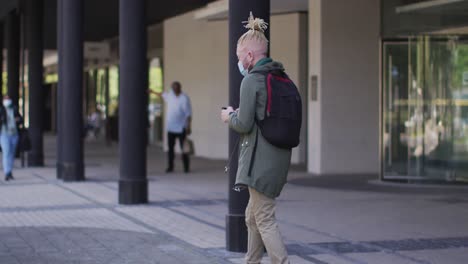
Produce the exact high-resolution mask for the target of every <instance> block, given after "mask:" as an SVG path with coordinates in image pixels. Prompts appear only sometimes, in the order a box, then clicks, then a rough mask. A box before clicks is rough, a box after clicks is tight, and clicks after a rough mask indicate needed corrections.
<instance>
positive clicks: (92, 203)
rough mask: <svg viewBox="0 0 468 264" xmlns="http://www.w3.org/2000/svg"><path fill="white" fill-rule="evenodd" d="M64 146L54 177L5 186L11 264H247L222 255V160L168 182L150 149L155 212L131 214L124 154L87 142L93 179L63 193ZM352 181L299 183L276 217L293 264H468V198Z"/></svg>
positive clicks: (4, 239) (2, 218)
mask: <svg viewBox="0 0 468 264" xmlns="http://www.w3.org/2000/svg"><path fill="white" fill-rule="evenodd" d="M54 142H55V141H54V139H53V138H52V137H47V148H46V154H47V155H46V156H47V160H46V163H47V164H48V165H49V166H48V167H46V168H28V169H17V170H16V171H15V177H16V180H15V181H13V182H3V181H2V182H0V238H1V239H0V263H1V264H4V263H5V264H9V263H243V259H242V258H243V255H242V254H236V253H230V252H226V251H225V250H224V246H225V234H224V219H225V215H226V213H227V196H226V190H227V176H226V175H225V174H224V173H223V167H224V162H223V161H210V160H203V159H196V160H194V162H193V172H192V173H191V174H188V175H186V174H184V173H181V172H180V173H177V172H176V173H175V174H170V175H167V174H164V168H165V156H164V154H163V153H161V152H160V151H159V150H157V149H155V148H150V149H149V155H148V156H149V157H148V171H149V175H150V176H149V180H150V185H149V193H150V201H151V202H150V203H149V204H147V205H141V206H121V205H118V204H117V187H118V185H117V179H118V159H117V156H116V153H117V149H116V146H112V147H110V148H108V147H105V146H104V145H103V144H101V143H94V144H92V143H88V144H87V150H86V164H87V168H86V175H87V179H88V180H87V181H86V182H80V183H63V182H61V181H58V180H56V179H55V168H54V167H53V164H55V150H54ZM179 163H181V162H179ZM18 165H19V164H18ZM177 165H179V167H178V168H179V171H181V164H177ZM351 178H352V180H351V179H350V178H349V177H348V178H343V177H340V176H331V177H328V178H317V177H313V176H310V175H306V174H304V173H301V172H298V171H296V172H293V173H291V175H290V184H288V185H287V186H286V188H285V191H284V193H283V194H282V196H281V197H280V199H279V201H278V212H277V217H278V219H279V225H280V229H281V230H282V233H283V236H284V238H285V241H286V243H287V246H288V251H289V253H290V254H291V262H292V263H294V264H296V263H297V264H301V263H320V264H323V263H331V264H341V263H353V264H354V263H371V264H385V263H392V264H393V263H395V264H398V263H441V264H450V263H460V264H462V263H463V264H464V263H467V261H466V260H467V259H468V224H467V223H468V207H467V204H468V188H467V187H431V186H413V185H411V186H408V185H392V184H381V183H378V182H373V183H372V182H371V183H369V180H370V179H372V177H369V176H366V175H358V176H355V177H351ZM264 263H269V262H268V259H267V258H266V257H265V262H264Z"/></svg>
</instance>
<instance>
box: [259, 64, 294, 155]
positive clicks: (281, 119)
mask: <svg viewBox="0 0 468 264" xmlns="http://www.w3.org/2000/svg"><path fill="white" fill-rule="evenodd" d="M265 76H266V81H265V83H266V89H267V104H266V107H265V118H264V119H263V120H257V125H258V127H259V128H260V131H261V132H262V135H263V137H264V138H265V139H266V140H267V141H268V142H269V143H270V144H272V145H273V146H276V147H279V148H282V149H292V148H295V147H297V146H298V145H299V141H300V134H301V125H302V101H301V95H300V94H299V91H298V89H297V87H296V85H295V84H294V82H293V81H291V79H289V77H288V76H287V75H286V73H284V71H271V72H267V73H265Z"/></svg>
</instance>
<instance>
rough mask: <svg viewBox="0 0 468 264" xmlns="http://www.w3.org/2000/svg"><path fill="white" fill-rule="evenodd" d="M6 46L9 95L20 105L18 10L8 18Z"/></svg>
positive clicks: (12, 12)
mask: <svg viewBox="0 0 468 264" xmlns="http://www.w3.org/2000/svg"><path fill="white" fill-rule="evenodd" d="M5 35H6V40H7V41H6V44H7V45H6V46H7V47H6V48H7V54H8V55H7V73H8V95H9V96H10V98H11V100H12V101H13V104H14V105H15V106H18V101H19V78H20V35H21V34H20V19H19V15H18V14H17V11H16V10H14V11H11V12H10V13H9V14H8V17H7V20H6V34H5Z"/></svg>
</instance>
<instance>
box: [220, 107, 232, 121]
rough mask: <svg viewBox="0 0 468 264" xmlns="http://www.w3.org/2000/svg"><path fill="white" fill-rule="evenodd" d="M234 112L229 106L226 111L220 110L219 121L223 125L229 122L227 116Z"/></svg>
mask: <svg viewBox="0 0 468 264" xmlns="http://www.w3.org/2000/svg"><path fill="white" fill-rule="evenodd" d="M232 112H234V109H233V108H232V107H231V106H228V107H227V108H226V109H223V110H221V120H222V121H223V122H224V123H227V122H228V121H229V114H230V113H232Z"/></svg>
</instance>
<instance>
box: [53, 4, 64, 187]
mask: <svg viewBox="0 0 468 264" xmlns="http://www.w3.org/2000/svg"><path fill="white" fill-rule="evenodd" d="M63 1H64V0H57V55H58V66H57V71H58V83H57V107H56V111H57V112H56V113H55V116H56V120H57V121H56V123H57V124H56V127H57V179H62V168H63V164H62V160H63V159H62V153H63V144H62V138H63V135H62V134H63V130H62V124H63V121H62V119H63V113H62V104H63V64H64V63H63V27H62V24H63Z"/></svg>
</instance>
